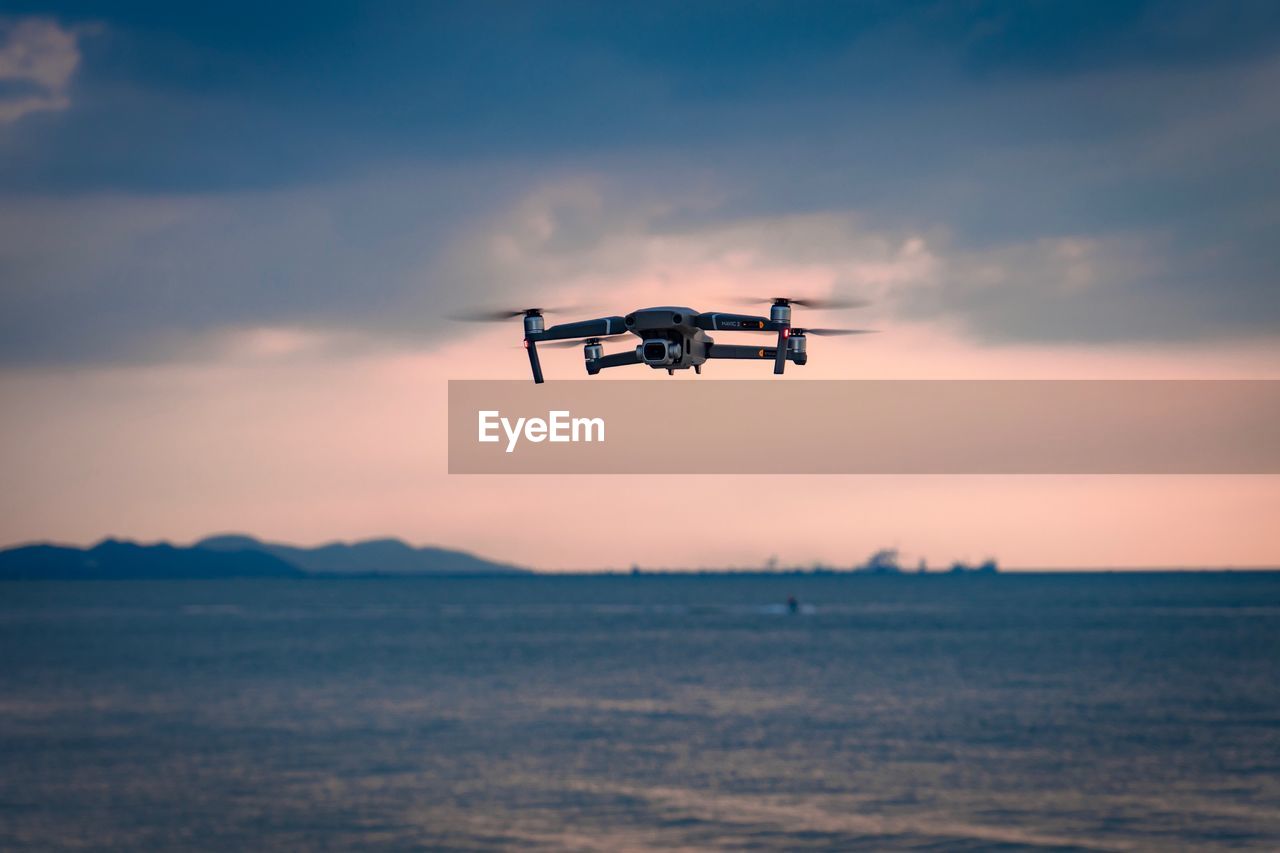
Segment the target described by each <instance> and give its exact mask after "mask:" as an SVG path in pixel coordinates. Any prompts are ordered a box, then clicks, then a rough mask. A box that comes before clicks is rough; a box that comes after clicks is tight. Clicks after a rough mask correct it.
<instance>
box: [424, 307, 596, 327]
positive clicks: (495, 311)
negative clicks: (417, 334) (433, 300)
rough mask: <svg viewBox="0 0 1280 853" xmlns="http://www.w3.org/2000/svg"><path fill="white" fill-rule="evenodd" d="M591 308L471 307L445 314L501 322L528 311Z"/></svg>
mask: <svg viewBox="0 0 1280 853" xmlns="http://www.w3.org/2000/svg"><path fill="white" fill-rule="evenodd" d="M590 310H591V306H590V305H561V306H557V307H554V308H520V309H512V308H473V309H469V310H462V311H459V312H457V313H456V314H449V315H447V316H448V317H449V319H450V320H458V321H460V322H463V323H501V322H503V321H504V320H510V319H512V318H513V317H523V316H524V315H525V314H528V313H529V312H531V311H532V312H537V313H539V314H570V313H579V312H583V313H585V312H587V311H590Z"/></svg>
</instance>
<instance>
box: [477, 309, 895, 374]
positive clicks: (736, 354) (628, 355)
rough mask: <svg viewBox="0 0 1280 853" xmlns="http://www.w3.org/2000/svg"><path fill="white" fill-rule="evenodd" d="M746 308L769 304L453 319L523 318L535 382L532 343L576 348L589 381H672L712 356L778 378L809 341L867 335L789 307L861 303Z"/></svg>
mask: <svg viewBox="0 0 1280 853" xmlns="http://www.w3.org/2000/svg"><path fill="white" fill-rule="evenodd" d="M743 301H745V302H748V303H755V302H761V303H763V302H768V303H769V304H770V305H769V316H768V317H764V316H756V315H753V314H733V313H726V312H721V311H695V310H693V309H692V308H684V307H679V306H662V307H658V308H642V309H640V310H638V311H632V312H631V313H630V314H627V315H625V316H612V317H599V318H597V319H594V320H580V321H578V322H574V323H560V324H558V325H555V326H547V325H546V320H545V318H544V316H543V314H544V313H552V312H556V313H559V312H561V311H565V310H568V309H549V308H523V309H520V310H517V311H509V310H508V311H483V312H478V313H473V314H468V315H462V316H458V317H456V318H455V319H460V320H472V321H507V320H511V319H514V318H516V317H523V318H524V348H525V350H526V351H527V352H528V354H529V367H530V369H531V370H532V371H533V381H534V382H535V383H541V382H542V364H541V362H540V361H539V359H538V344H542V345H543V346H544V347H575V346H578V345H579V344H581V345H582V354H583V357H584V358H585V360H586V367H587V375H588V376H595V375H596V374H598V373H599V372H600V371H601V370H605V369H606V368H610V367H624V366H626V365H629V364H647V365H649V367H652V368H653V369H655V370H666V371H667V374H668V375H674V374H675V372H676V371H677V370H688V369H689V368H693V372H694V373H697V374H701V373H702V365H703V364H705V363H706V362H707V361H709V360H711V359H716V358H733V359H747V360H751V361H772V362H773V372H774V373H775V374H779V375H780V374H782V372H783V371H784V370H785V369H786V365H787V362H788V361H790V362H793V363H795V364H797V365H804V364H806V363H808V361H809V354H808V348H807V343H808V336H809V335H818V336H828V335H859V334H866V333H869V332H872V331H874V330H873V329H805V328H797V327H794V326H792V325H791V308H792V306H794V305H799V306H801V307H805V308H814V309H832V308H857V307H861V306H863V305H865V304H866V303H865V302H861V301H853V300H836V299H827V300H819V299H791V298H788V297H783V296H774V297H771V298H768V299H758V300H757V299H748V300H743ZM708 332H757V333H760V332H765V333H769V334H774V335H777V340H776V343H775V344H774V345H773V346H744V345H741V344H722V343H717V342H716V341H715V339H714V338H712V337H711V336H710V335H709V334H707V333H708ZM631 335H634V336H635V337H637V338H639V339H640V342H639V343H638V344H637V345H636V346H635V347H634V348H631V349H626V350H622V351H621V352H615V353H611V354H609V355H606V354H605V352H604V342H605V341H611V340H619V339H621V338H625V337H628V336H631Z"/></svg>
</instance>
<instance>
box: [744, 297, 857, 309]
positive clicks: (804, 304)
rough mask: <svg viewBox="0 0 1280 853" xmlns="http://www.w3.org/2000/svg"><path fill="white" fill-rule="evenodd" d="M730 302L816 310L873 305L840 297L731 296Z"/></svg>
mask: <svg viewBox="0 0 1280 853" xmlns="http://www.w3.org/2000/svg"><path fill="white" fill-rule="evenodd" d="M728 300H729V301H731V302H736V303H738V304H739V305H757V304H760V303H770V304H773V305H799V306H800V307H801V308H814V309H837V308H865V307H866V306H868V305H870V304H871V303H870V302H868V301H866V300H865V299H847V298H840V297H831V298H827V299H792V298H791V297H789V296H770V297H756V296H730V297H728Z"/></svg>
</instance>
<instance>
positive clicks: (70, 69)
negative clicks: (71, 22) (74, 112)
mask: <svg viewBox="0 0 1280 853" xmlns="http://www.w3.org/2000/svg"><path fill="white" fill-rule="evenodd" d="M81 31H82V30H77V29H67V28H64V27H62V26H61V25H60V24H58V23H57V22H56V21H53V20H49V19H47V18H18V19H16V20H10V21H0V123H7V122H14V121H17V120H18V119H20V118H22V117H23V116H25V115H28V114H29V113H35V112H48V111H56V110H65V109H66V108H67V107H68V106H70V105H71V99H70V96H69V90H70V86H71V78H72V76H73V75H74V74H75V72H76V69H77V68H78V67H79V66H80V47H79V43H78V42H79V34H80V32H81Z"/></svg>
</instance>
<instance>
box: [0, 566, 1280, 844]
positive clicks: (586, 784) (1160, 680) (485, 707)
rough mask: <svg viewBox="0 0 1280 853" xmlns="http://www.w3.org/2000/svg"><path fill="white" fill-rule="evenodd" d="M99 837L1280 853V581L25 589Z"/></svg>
mask: <svg viewBox="0 0 1280 853" xmlns="http://www.w3.org/2000/svg"><path fill="white" fill-rule="evenodd" d="M791 597H794V598H795V599H796V602H797V604H796V607H795V608H794V610H795V612H792V608H790V607H788V606H787V600H788V598H791ZM72 848H74V849H78V850H237V851H239V850H329V849H351V848H357V849H365V850H406V849H427V850H501V849H521V850H526V849H528V850H607V851H626V850H673V849H674V850H680V849H687V850H704V849H705V850H718V849H728V850H770V851H771V850H917V851H918V850H1118V851H1120V850H1152V851H1167V850H1197V851H1199V850H1216V849H1222V850H1226V849H1232V850H1235V849H1258V850H1277V849H1280V574H1278V573H1248V572H1237V573H1108V574H1085V573H1074V574H1069V573H1068V574H1012V573H1009V574H1001V575H996V576H949V575H946V576H914V575H905V576H887V577H880V576H866V575H854V576H849V575H828V576H758V575H757V576H748V575H743V576H707V575H691V576H672V575H657V574H654V575H639V576H631V575H617V576H533V577H524V576H521V577H494V578H470V579H466V578H412V579H388V578H364V579H333V578H330V579H303V580H222V581H194V582H193V581H118V582H111V581H82V582H70V583H54V582H4V583H0V849H3V850H40V851H46V850H58V849H72Z"/></svg>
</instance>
